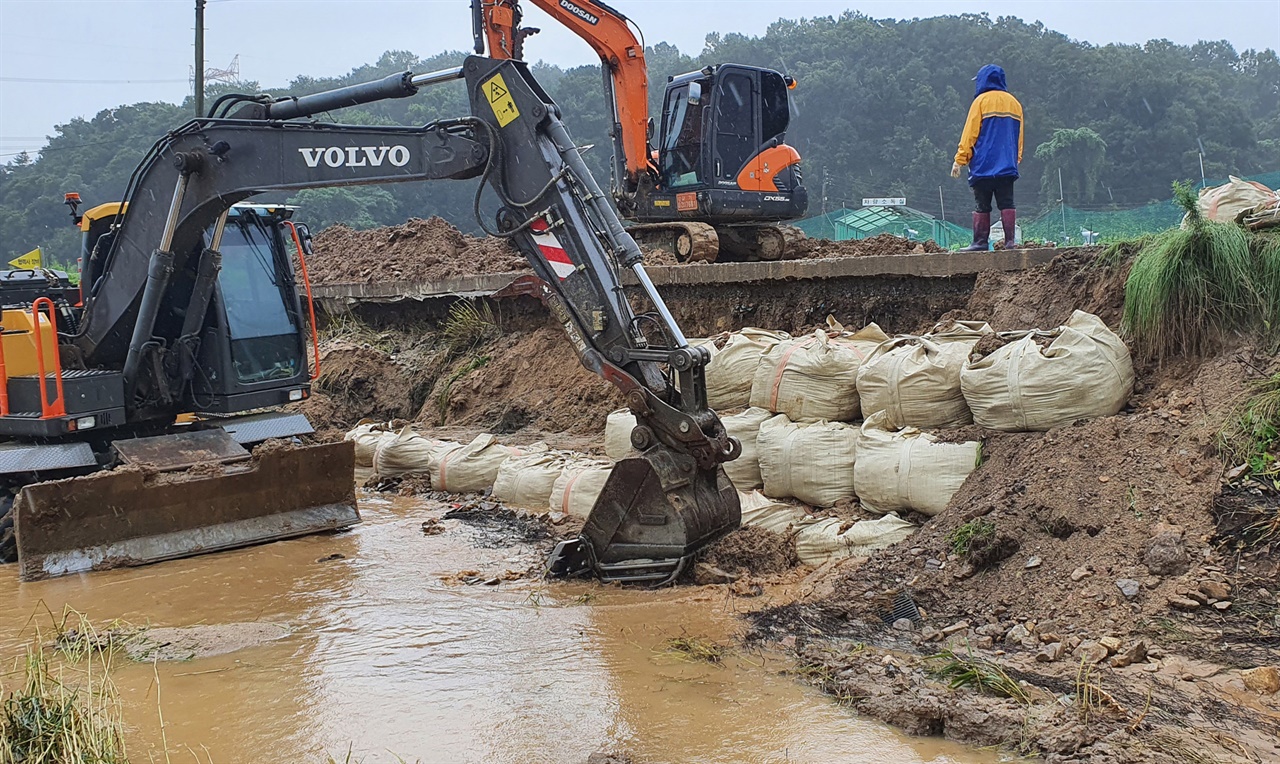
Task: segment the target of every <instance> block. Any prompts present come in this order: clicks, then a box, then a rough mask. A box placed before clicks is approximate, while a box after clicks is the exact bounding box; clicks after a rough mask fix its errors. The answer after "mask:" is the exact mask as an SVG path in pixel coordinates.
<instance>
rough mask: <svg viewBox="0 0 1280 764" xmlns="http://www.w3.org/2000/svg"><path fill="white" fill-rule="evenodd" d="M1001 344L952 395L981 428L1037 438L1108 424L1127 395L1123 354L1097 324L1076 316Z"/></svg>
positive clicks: (971, 367) (969, 366) (964, 375)
mask: <svg viewBox="0 0 1280 764" xmlns="http://www.w3.org/2000/svg"><path fill="white" fill-rule="evenodd" d="M1001 336H1002V337H1006V336H1007V337H1008V338H1009V339H1010V340H1011V341H1010V342H1009V343H1008V344H1006V345H1005V346H1003V347H1001V348H998V349H997V350H995V351H993V352H992V353H990V354H988V355H986V356H984V357H982V358H980V359H978V360H970V361H969V362H968V363H966V364H965V367H964V368H963V369H962V370H961V372H960V389H961V391H962V392H963V393H964V398H965V400H966V401H967V402H968V404H969V409H970V411H972V412H973V420H974V422H976V423H977V424H979V425H982V426H983V427H986V428H988V429H992V430H1002V431H1006V432H1021V431H1043V430H1049V429H1052V428H1054V427H1063V426H1066V425H1069V424H1071V423H1072V422H1075V421H1077V420H1080V419H1090V418H1093V417H1101V416H1111V415H1112V414H1115V413H1116V412H1118V411H1119V410H1120V409H1121V408H1123V407H1124V404H1125V403H1126V402H1127V401H1128V400H1129V395H1130V394H1131V393H1132V392H1133V382H1134V375H1133V362H1132V361H1131V360H1130V358H1129V349H1128V348H1127V347H1125V344H1124V342H1123V341H1121V339H1120V338H1119V337H1117V336H1116V334H1115V333H1114V332H1112V331H1111V330H1110V329H1108V328H1107V325H1106V324H1104V323H1103V322H1102V320H1101V319H1099V318H1098V317H1097V316H1094V315H1091V314H1089V313H1085V312H1083V311H1079V310H1077V311H1076V312H1075V313H1073V314H1071V318H1070V320H1068V321H1067V323H1066V324H1065V325H1063V326H1061V327H1059V328H1057V329H1055V330H1054V331H1053V332H1048V333H1046V332H1023V333H1018V334H1011V335H1003V334H1002V335H1001ZM1041 343H1046V344H1047V346H1045V347H1042V346H1041Z"/></svg>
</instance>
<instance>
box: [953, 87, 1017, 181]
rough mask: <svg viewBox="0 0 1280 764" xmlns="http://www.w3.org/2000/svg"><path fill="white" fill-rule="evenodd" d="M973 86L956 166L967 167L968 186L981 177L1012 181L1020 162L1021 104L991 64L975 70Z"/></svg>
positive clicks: (957, 152)
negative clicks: (971, 102)
mask: <svg viewBox="0 0 1280 764" xmlns="http://www.w3.org/2000/svg"><path fill="white" fill-rule="evenodd" d="M974 84H975V88H974V94H973V105H971V106H970V107H969V118H968V119H966V120H965V123H964V133H963V134H962V135H961V136H960V149H959V150H958V151H956V164H959V165H962V166H963V165H969V185H973V182H974V181H975V180H981V179H983V178H1016V177H1018V163H1019V162H1021V161H1022V133H1023V130H1022V104H1020V103H1018V99H1016V98H1014V97H1013V96H1012V95H1011V94H1010V93H1009V91H1008V90H1007V89H1006V88H1005V84H1004V69H1001V68H1000V67H998V66H996V65H995V64H987V65H986V66H984V67H982V68H981V69H979V70H978V76H977V77H975V78H974Z"/></svg>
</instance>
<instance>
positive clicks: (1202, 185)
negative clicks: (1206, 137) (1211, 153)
mask: <svg viewBox="0 0 1280 764" xmlns="http://www.w3.org/2000/svg"><path fill="white" fill-rule="evenodd" d="M1196 145H1197V146H1199V147H1200V188H1208V187H1209V183H1208V182H1207V181H1206V180H1205V179H1204V141H1202V140H1200V138H1199V137H1197V138H1196Z"/></svg>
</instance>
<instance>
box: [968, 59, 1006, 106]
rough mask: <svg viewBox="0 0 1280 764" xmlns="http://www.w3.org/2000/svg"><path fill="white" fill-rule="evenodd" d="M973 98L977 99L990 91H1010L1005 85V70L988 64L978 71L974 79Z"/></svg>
mask: <svg viewBox="0 0 1280 764" xmlns="http://www.w3.org/2000/svg"><path fill="white" fill-rule="evenodd" d="M973 85H974V88H973V97H974V98H977V97H978V96H980V95H982V94H983V93H985V92H987V91H988V90H1008V89H1009V88H1007V87H1005V84H1004V69H1001V68H1000V67H998V66H996V65H995V64H987V65H986V66H984V67H982V68H981V69H979V70H978V76H977V77H974V78H973Z"/></svg>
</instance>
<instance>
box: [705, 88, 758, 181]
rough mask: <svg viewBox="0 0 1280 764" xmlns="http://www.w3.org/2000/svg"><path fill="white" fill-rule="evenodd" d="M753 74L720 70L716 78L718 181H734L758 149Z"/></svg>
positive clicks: (716, 165)
mask: <svg viewBox="0 0 1280 764" xmlns="http://www.w3.org/2000/svg"><path fill="white" fill-rule="evenodd" d="M754 74H755V73H754V72H751V71H745V70H738V69H729V70H727V71H725V70H723V69H722V70H721V72H720V73H719V74H718V76H717V78H716V79H717V83H716V91H715V96H714V107H713V108H714V109H715V167H714V173H715V178H716V181H718V182H719V181H735V180H736V179H737V177H738V171H739V170H741V169H742V167H743V165H745V164H746V163H747V161H748V160H750V159H751V158H752V157H753V156H755V155H756V154H757V153H758V152H759V150H760V144H761V141H760V139H759V137H758V136H757V134H756V115H757V113H758V109H757V107H756V92H755V91H756V89H755V82H754V80H755V77H754Z"/></svg>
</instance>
